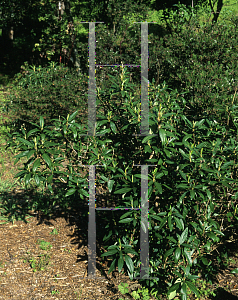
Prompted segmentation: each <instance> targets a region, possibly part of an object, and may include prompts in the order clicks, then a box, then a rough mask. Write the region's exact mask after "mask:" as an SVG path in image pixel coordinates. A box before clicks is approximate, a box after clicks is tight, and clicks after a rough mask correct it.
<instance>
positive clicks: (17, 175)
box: [14, 170, 27, 178]
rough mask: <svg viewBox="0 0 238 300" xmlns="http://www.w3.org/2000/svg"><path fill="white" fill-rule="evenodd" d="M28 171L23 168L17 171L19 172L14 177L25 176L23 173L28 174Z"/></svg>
mask: <svg viewBox="0 0 238 300" xmlns="http://www.w3.org/2000/svg"><path fill="white" fill-rule="evenodd" d="M26 173H27V171H25V170H23V171H21V172H19V173H17V174H16V175H15V176H14V178H18V177H24V176H22V175H23V174H26Z"/></svg>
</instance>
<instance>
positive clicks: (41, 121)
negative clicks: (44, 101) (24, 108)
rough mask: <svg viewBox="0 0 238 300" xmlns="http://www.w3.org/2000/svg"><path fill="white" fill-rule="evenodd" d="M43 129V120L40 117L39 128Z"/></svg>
mask: <svg viewBox="0 0 238 300" xmlns="http://www.w3.org/2000/svg"><path fill="white" fill-rule="evenodd" d="M43 127H44V118H43V117H42V116H40V128H41V129H43Z"/></svg>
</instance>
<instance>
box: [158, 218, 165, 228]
mask: <svg viewBox="0 0 238 300" xmlns="http://www.w3.org/2000/svg"><path fill="white" fill-rule="evenodd" d="M166 221H167V217H165V218H163V219H162V221H161V223H160V225H159V228H158V230H160V229H161V228H162V227H163V226H164V224H165V223H166Z"/></svg>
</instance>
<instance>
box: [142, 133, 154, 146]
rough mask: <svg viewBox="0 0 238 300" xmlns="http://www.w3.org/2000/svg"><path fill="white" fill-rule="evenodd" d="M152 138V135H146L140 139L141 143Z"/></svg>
mask: <svg viewBox="0 0 238 300" xmlns="http://www.w3.org/2000/svg"><path fill="white" fill-rule="evenodd" d="M152 138H153V135H148V136H146V137H144V138H143V140H142V144H145V143H147V142H148V141H149V140H151V139H152Z"/></svg>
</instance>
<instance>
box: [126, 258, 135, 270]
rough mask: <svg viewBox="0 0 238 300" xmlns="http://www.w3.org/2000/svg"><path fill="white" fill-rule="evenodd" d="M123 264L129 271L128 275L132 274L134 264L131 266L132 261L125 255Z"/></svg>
mask: <svg viewBox="0 0 238 300" xmlns="http://www.w3.org/2000/svg"><path fill="white" fill-rule="evenodd" d="M125 262H126V265H127V268H128V269H129V271H130V273H131V274H133V272H134V264H133V261H132V259H131V258H130V257H129V256H128V255H125Z"/></svg>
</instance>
